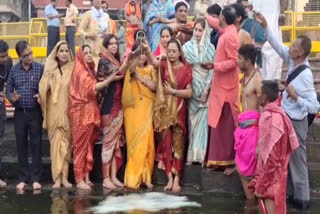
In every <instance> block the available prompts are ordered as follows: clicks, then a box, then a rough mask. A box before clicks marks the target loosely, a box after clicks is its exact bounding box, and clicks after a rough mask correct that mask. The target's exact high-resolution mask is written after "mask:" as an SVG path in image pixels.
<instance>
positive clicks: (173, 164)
mask: <svg viewBox="0 0 320 214" xmlns="http://www.w3.org/2000/svg"><path fill="white" fill-rule="evenodd" d="M144 48H145V49H147V50H148V58H149V60H150V61H151V62H152V64H153V65H154V67H157V68H159V71H158V74H157V86H156V98H155V102H154V111H153V122H154V128H155V130H156V131H157V132H160V136H161V137H160V142H159V145H158V148H157V157H156V158H157V160H158V161H159V164H158V167H159V168H160V169H163V170H165V171H166V174H167V176H168V184H167V185H166V186H165V188H164V189H165V190H172V191H174V192H179V191H180V190H181V186H180V176H181V171H182V168H183V165H184V153H185V152H184V149H185V143H186V140H187V139H186V136H187V104H188V102H187V99H189V98H191V96H192V89H191V84H192V70H191V67H190V65H188V64H187V63H186V61H185V59H184V57H183V53H182V48H181V45H180V42H179V41H178V40H176V39H171V40H170V41H169V42H168V45H167V55H166V58H167V59H165V60H161V61H158V60H157V59H155V58H154V57H153V56H152V54H151V52H150V49H149V48H148V47H147V45H144ZM162 58H163V57H162Z"/></svg>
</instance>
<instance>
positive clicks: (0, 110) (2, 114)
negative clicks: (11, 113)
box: [0, 102, 6, 176]
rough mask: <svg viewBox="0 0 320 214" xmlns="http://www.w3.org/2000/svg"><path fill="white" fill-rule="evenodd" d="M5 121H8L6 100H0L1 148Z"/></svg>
mask: <svg viewBox="0 0 320 214" xmlns="http://www.w3.org/2000/svg"><path fill="white" fill-rule="evenodd" d="M5 123H6V107H5V103H4V102H0V148H1V146H2V143H3V137H4V128H5ZM0 176H1V158H0Z"/></svg>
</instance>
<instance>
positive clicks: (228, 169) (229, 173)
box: [224, 167, 236, 176]
mask: <svg viewBox="0 0 320 214" xmlns="http://www.w3.org/2000/svg"><path fill="white" fill-rule="evenodd" d="M234 171H236V168H235V167H228V168H226V169H225V170H224V174H225V175H227V176H230V175H232V173H234Z"/></svg>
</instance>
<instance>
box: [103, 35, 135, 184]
mask: <svg viewBox="0 0 320 214" xmlns="http://www.w3.org/2000/svg"><path fill="white" fill-rule="evenodd" d="M102 45H103V47H104V51H103V52H102V53H101V54H100V60H99V65H98V81H104V80H105V79H109V77H110V76H113V78H112V79H111V80H112V81H111V84H110V85H109V86H108V88H107V89H106V90H103V91H101V93H99V103H100V105H101V126H102V128H103V145H102V154H101V158H102V173H103V178H104V180H103V187H105V188H108V189H115V188H117V187H123V186H124V185H123V183H122V182H120V181H119V180H118V179H117V177H116V175H117V171H118V170H119V168H120V167H121V164H122V153H121V146H123V110H122V104H121V97H122V87H123V82H122V79H123V77H124V71H125V70H127V69H128V65H129V62H128V63H124V64H123V65H122V66H121V64H120V54H119V42H118V40H117V38H116V37H115V36H114V35H112V34H108V35H107V36H106V37H105V38H104V40H103V42H102ZM129 58H130V57H129Z"/></svg>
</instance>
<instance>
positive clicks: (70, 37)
mask: <svg viewBox="0 0 320 214" xmlns="http://www.w3.org/2000/svg"><path fill="white" fill-rule="evenodd" d="M75 35H76V27H74V26H68V27H67V32H66V41H67V43H68V45H69V47H70V48H71V50H72V53H73V56H75V55H76V52H75V44H74V38H75Z"/></svg>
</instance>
